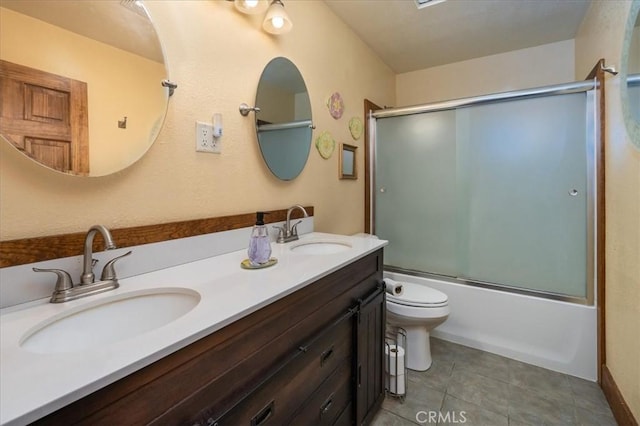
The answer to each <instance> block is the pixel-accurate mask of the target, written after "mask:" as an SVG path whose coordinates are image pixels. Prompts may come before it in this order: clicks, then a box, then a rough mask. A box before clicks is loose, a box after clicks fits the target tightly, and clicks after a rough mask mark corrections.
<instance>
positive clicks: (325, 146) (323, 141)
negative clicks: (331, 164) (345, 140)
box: [316, 130, 336, 160]
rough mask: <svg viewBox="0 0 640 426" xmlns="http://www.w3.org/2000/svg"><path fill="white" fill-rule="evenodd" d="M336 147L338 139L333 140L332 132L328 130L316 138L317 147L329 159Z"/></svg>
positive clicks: (322, 155)
mask: <svg viewBox="0 0 640 426" xmlns="http://www.w3.org/2000/svg"><path fill="white" fill-rule="evenodd" d="M335 147H336V141H335V140H333V136H331V133H329V132H327V131H326V130H325V131H324V132H322V133H321V134H320V136H318V137H317V138H316V149H317V150H318V152H319V153H320V156H321V157H322V158H324V159H325V160H327V159H328V158H330V157H331V155H332V154H333V150H334V149H335Z"/></svg>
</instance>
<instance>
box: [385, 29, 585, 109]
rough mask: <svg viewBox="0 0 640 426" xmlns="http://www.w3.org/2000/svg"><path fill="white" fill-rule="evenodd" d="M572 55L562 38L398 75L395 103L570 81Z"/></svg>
mask: <svg viewBox="0 0 640 426" xmlns="http://www.w3.org/2000/svg"><path fill="white" fill-rule="evenodd" d="M573 57H574V42H573V40H566V41H561V42H558V43H551V44H545V45H542V46H537V47H531V48H528V49H522V50H516V51H513V52H507V53H501V54H498V55H491V56H485V57H482V58H476V59H470V60H468V61H462V62H456V63H453V64H448V65H441V66H438V67H433V68H428V69H424V70H419V71H413V72H408V73H404V74H398V75H397V77H396V86H397V92H396V99H397V105H396V106H409V105H418V104H424V103H429V102H435V101H442V100H448V99H457V98H465V97H470V96H477V95H484V94H489V93H498V92H507V91H511V90H517V89H526V88H529V87H538V86H546V85H550V84H560V83H567V82H571V81H574V61H573ZM532 70H535V72H532ZM585 76H586V74H585Z"/></svg>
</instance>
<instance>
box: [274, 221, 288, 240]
mask: <svg viewBox="0 0 640 426" xmlns="http://www.w3.org/2000/svg"><path fill="white" fill-rule="evenodd" d="M273 229H277V230H278V241H284V235H285V233H286V231H285V227H284V226H277V225H274V226H273Z"/></svg>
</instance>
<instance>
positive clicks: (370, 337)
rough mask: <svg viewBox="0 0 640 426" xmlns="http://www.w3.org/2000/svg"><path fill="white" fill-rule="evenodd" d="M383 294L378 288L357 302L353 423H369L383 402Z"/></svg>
mask: <svg viewBox="0 0 640 426" xmlns="http://www.w3.org/2000/svg"><path fill="white" fill-rule="evenodd" d="M385 295H386V293H385V291H384V287H383V286H382V285H379V286H378V288H377V289H376V290H375V291H374V292H373V293H371V294H370V295H369V296H368V297H367V298H366V299H364V300H361V301H360V311H359V315H358V318H357V324H356V328H357V337H356V359H357V365H356V424H357V425H361V424H368V423H369V422H370V421H371V420H372V418H373V416H374V415H375V413H376V411H377V410H378V408H379V407H380V404H382V400H383V399H384V327H385V322H386V306H385V301H386V296H385Z"/></svg>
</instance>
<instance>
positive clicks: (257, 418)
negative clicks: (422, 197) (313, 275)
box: [39, 249, 385, 426]
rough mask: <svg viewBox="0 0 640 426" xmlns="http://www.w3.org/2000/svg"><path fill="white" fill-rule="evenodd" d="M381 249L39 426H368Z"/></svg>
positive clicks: (379, 320) (377, 366) (377, 383)
mask: <svg viewBox="0 0 640 426" xmlns="http://www.w3.org/2000/svg"><path fill="white" fill-rule="evenodd" d="M382 256H383V252H382V249H380V250H378V251H376V252H374V253H371V254H369V255H367V256H366V257H364V258H361V259H359V260H356V261H354V262H353V263H351V264H350V265H347V266H345V267H344V268H342V269H339V270H337V271H335V272H333V273H331V274H329V275H327V276H325V277H323V278H321V279H319V280H317V281H316V282H314V283H312V284H309V285H308V286H306V287H304V288H303V289H300V290H298V291H296V292H294V293H292V294H291V295H289V296H287V297H285V298H283V299H281V300H279V301H276V302H274V303H272V304H270V305H268V306H266V307H264V308H262V309H260V310H258V311H256V312H254V313H253V314H250V315H248V316H247V317H245V318H242V319H240V320H238V321H236V322H234V323H232V324H230V325H228V326H226V327H225V328H223V329H221V330H219V331H217V332H215V333H212V334H211V335H209V336H207V337H204V338H203V339H200V340H198V341H197V342H195V343H193V344H191V345H189V346H187V347H185V348H183V349H181V350H179V351H177V352H175V353H173V354H171V355H169V356H167V357H165V358H163V359H161V360H159V361H157V362H155V363H154V364H151V365H149V366H147V367H145V368H143V369H141V370H139V371H137V372H135V373H133V374H131V375H130V376H127V377H125V378H123V379H121V380H119V381H117V382H115V383H113V384H111V385H109V386H107V387H105V388H103V389H100V390H98V391H96V392H94V393H92V394H91V395H88V396H86V397H84V398H83V399H81V400H79V401H76V402H74V403H72V404H70V405H68V406H66V407H64V408H62V409H60V410H58V411H57V412H54V413H52V414H50V415H49V416H47V417H45V418H43V419H41V420H40V421H39V422H40V423H41V424H47V425H51V424H60V425H62V424H64V425H65V426H66V425H69V424H77V423H80V424H91V425H99V424H105V425H114V424H121V425H132V424H153V425H189V426H191V425H200V426H211V425H218V426H224V425H231V426H236V425H248V426H258V425H273V426H280V425H286V424H292V425H304V426H307V425H332V424H337V425H353V424H357V425H360V424H367V423H369V422H370V421H371V419H372V418H373V415H374V414H375V412H376V411H377V410H378V408H379V407H380V404H381V403H382V400H383V399H384V376H383V374H384V361H383V351H384V324H385V293H384V288H383V284H382V265H383V259H382Z"/></svg>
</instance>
